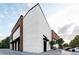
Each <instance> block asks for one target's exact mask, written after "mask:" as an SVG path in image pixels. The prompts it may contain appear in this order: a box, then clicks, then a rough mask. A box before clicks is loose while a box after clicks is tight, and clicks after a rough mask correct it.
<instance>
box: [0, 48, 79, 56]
mask: <svg viewBox="0 0 79 59" xmlns="http://www.w3.org/2000/svg"><path fill="white" fill-rule="evenodd" d="M0 55H79V52H69V51H65V50H61V49H57V50H50V51H47V52H43V53H39V54H36V53H29V52H19V51H13V50H9V49H0Z"/></svg>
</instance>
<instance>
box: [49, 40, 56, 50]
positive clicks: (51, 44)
mask: <svg viewBox="0 0 79 59" xmlns="http://www.w3.org/2000/svg"><path fill="white" fill-rule="evenodd" d="M49 44H50V47H51V49H53V45H54V44H55V41H53V40H51V41H50V42H49Z"/></svg>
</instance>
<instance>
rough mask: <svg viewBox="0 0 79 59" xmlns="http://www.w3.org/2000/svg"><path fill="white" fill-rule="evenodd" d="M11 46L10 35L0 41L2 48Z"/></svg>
mask: <svg viewBox="0 0 79 59" xmlns="http://www.w3.org/2000/svg"><path fill="white" fill-rule="evenodd" d="M9 47H10V40H9V37H6V38H5V39H3V40H2V41H1V42H0V48H9Z"/></svg>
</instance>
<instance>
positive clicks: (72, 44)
mask: <svg viewBox="0 0 79 59" xmlns="http://www.w3.org/2000/svg"><path fill="white" fill-rule="evenodd" d="M69 46H70V47H72V48H74V47H79V35H76V36H75V37H74V39H73V40H71V41H70V43H69Z"/></svg>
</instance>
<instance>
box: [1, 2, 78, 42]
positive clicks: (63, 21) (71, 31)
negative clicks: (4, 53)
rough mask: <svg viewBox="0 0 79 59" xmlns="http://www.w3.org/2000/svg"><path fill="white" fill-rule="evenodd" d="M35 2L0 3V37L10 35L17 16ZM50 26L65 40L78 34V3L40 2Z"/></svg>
mask: <svg viewBox="0 0 79 59" xmlns="http://www.w3.org/2000/svg"><path fill="white" fill-rule="evenodd" d="M34 5H35V4H34V3H33V4H31V3H30V4H26V3H23V4H21V3H18V4H17V3H15V4H13V3H0V38H3V37H6V36H8V35H10V33H11V30H12V28H13V26H14V24H15V23H16V22H17V20H18V18H19V16H20V15H21V14H22V15H25V14H26V13H27V11H28V10H29V9H30V8H31V7H32V6H34ZM40 6H41V8H42V10H43V12H44V14H45V16H46V19H47V21H48V23H49V25H50V27H51V29H53V30H54V31H55V32H56V33H57V34H58V35H59V36H60V37H62V38H63V39H64V40H65V41H66V42H69V41H70V40H71V39H73V37H74V36H75V35H77V34H79V31H78V29H79V4H58V3H44V4H43V3H41V4H40Z"/></svg>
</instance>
